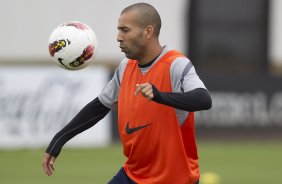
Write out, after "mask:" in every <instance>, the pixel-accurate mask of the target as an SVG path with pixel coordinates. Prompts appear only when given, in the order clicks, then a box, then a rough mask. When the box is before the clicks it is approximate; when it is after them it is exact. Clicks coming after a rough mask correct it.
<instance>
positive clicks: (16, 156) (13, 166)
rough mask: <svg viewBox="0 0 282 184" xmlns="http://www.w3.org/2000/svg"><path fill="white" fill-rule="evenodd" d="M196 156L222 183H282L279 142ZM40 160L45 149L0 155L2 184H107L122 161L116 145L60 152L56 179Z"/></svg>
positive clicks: (212, 148) (210, 146)
mask: <svg viewBox="0 0 282 184" xmlns="http://www.w3.org/2000/svg"><path fill="white" fill-rule="evenodd" d="M198 152H199V157H200V166H201V172H202V174H205V173H207V172H213V173H216V174H217V175H218V176H219V178H220V184H265V183H276V184H278V183H279V184H280V183H282V143H280V142H278V141H276V142H258V141H255V142H234V141H233V142H224V143H219V142H199V143H198ZM42 155H43V149H32V150H13V151H7V150H0V184H47V183H48V184H50V183H52V184H64V183H66V184H78V183H79V184H105V183H107V181H108V180H109V179H110V178H112V176H113V175H114V174H115V173H116V172H117V171H118V169H119V168H120V167H121V165H122V163H123V161H124V157H123V155H122V149H121V147H120V145H114V146H111V147H107V148H96V149H64V150H63V151H62V153H61V155H60V157H58V159H57V161H56V165H55V166H56V168H55V169H56V172H55V174H54V175H53V176H51V177H48V176H45V175H44V173H43V169H42V164H41V162H42ZM176 184H177V183H176ZM201 184H204V183H203V182H202V183H201Z"/></svg>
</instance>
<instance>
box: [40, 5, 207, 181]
mask: <svg viewBox="0 0 282 184" xmlns="http://www.w3.org/2000/svg"><path fill="white" fill-rule="evenodd" d="M160 28H161V19H160V16H159V14H158V12H157V11H156V10H155V8H154V7H152V6H151V5H149V4H146V3H137V4H133V5H131V6H129V7H127V8H125V9H124V10H123V11H122V13H121V15H120V18H119V20H118V35H117V41H118V42H119V43H120V48H121V51H122V52H124V53H125V56H126V58H125V59H124V60H123V61H122V62H121V63H120V65H119V66H118V68H117V69H116V72H115V74H114V76H113V78H112V80H111V81H110V82H109V83H108V84H107V85H106V86H105V88H104V89H103V90H102V92H101V94H100V95H99V96H98V97H97V98H96V99H94V100H93V101H92V102H90V103H89V104H87V105H86V106H85V107H84V108H83V109H82V110H81V111H80V112H79V113H78V114H77V115H76V116H75V117H74V119H73V120H71V122H69V123H68V124H67V125H66V126H65V127H64V128H63V129H62V130H61V131H60V132H58V133H57V134H56V135H55V136H54V138H53V139H52V141H51V143H50V144H49V146H48V148H47V150H46V153H45V155H44V160H43V168H44V171H45V173H46V174H47V175H49V176H50V175H51V174H52V173H53V171H54V166H53V165H54V162H55V158H56V157H57V156H58V155H59V153H60V151H61V149H62V147H63V145H64V144H65V143H66V142H67V141H68V140H70V139H71V138H72V137H74V136H75V135H77V134H79V133H81V132H82V131H84V130H86V129H88V128H90V127H92V126H93V125H95V124H96V123H97V122H98V121H99V120H100V119H102V118H103V117H104V116H105V115H106V114H107V113H108V112H109V111H110V109H114V110H115V109H116V110H118V125H119V126H118V127H119V133H120V137H121V141H122V145H123V149H124V155H125V156H126V157H127V160H126V162H125V164H124V165H123V167H122V168H121V169H120V171H119V172H118V174H117V175H116V176H114V177H113V179H112V180H111V181H110V182H109V184H127V183H138V184H175V183H177V184H196V183H198V182H199V177H200V174H199V165H198V156H197V148H196V141H195V135H194V113H193V112H194V111H199V110H206V109H209V108H211V103H212V102H211V98H210V95H209V93H208V91H207V90H206V87H205V86H204V84H203V82H202V81H201V80H200V79H199V77H198V75H197V74H196V72H195V69H194V67H193V65H192V63H191V62H190V61H189V59H187V58H186V57H185V56H184V55H182V54H181V53H179V52H177V51H175V50H170V49H169V48H168V47H167V46H164V47H162V46H161V45H160V43H159V39H158V37H159V33H160Z"/></svg>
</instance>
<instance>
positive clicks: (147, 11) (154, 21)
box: [121, 3, 162, 37]
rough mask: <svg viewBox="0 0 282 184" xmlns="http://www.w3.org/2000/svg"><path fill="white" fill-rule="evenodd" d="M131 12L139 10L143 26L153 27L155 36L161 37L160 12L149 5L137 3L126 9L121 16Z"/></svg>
mask: <svg viewBox="0 0 282 184" xmlns="http://www.w3.org/2000/svg"><path fill="white" fill-rule="evenodd" d="M131 10H138V13H139V16H140V17H139V19H140V20H139V21H140V24H141V26H144V27H146V26H148V25H152V26H153V27H154V29H155V32H154V35H155V36H157V37H158V36H159V34H160V30H161V26H162V21H161V17H160V15H159V13H158V11H157V10H156V9H155V8H154V7H153V6H152V5H150V4H148V3H136V4H133V5H130V6H128V7H126V8H125V9H124V10H123V11H122V12H121V14H124V13H126V12H128V11H131Z"/></svg>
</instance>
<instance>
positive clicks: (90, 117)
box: [46, 97, 110, 157]
mask: <svg viewBox="0 0 282 184" xmlns="http://www.w3.org/2000/svg"><path fill="white" fill-rule="evenodd" d="M109 111H110V109H109V108H107V107H105V106H104V105H103V104H102V103H101V102H100V100H99V99H98V97H97V98H95V99H94V100H93V101H91V102H90V103H88V104H87V105H86V106H85V107H84V108H83V109H82V110H81V111H80V112H79V113H78V114H77V115H76V116H75V117H74V118H73V119H72V120H71V121H70V122H69V123H68V124H67V125H66V126H65V127H64V128H63V129H62V130H60V131H59V132H58V133H57V134H56V135H55V136H54V138H53V139H52V141H51V142H50V144H49V146H48V148H47V149H46V153H48V154H49V155H52V156H53V157H57V156H58V155H59V154H60V152H61V149H62V147H63V145H64V144H65V143H66V142H68V141H69V140H70V139H71V138H73V137H74V136H76V135H77V134H79V133H81V132H83V131H85V130H87V129H89V128H91V127H92V126H94V125H95V124H96V123H97V122H98V121H100V120H101V119H103V118H104V117H105V116H106V115H107V114H108V112H109Z"/></svg>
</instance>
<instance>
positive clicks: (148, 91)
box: [135, 83, 154, 101]
mask: <svg viewBox="0 0 282 184" xmlns="http://www.w3.org/2000/svg"><path fill="white" fill-rule="evenodd" d="M140 92H141V94H142V96H143V97H145V98H147V100H148V101H151V100H152V99H153V98H154V94H153V88H152V84H150V83H144V84H136V90H135V95H136V96H137V95H138V94H139V93H140Z"/></svg>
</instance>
